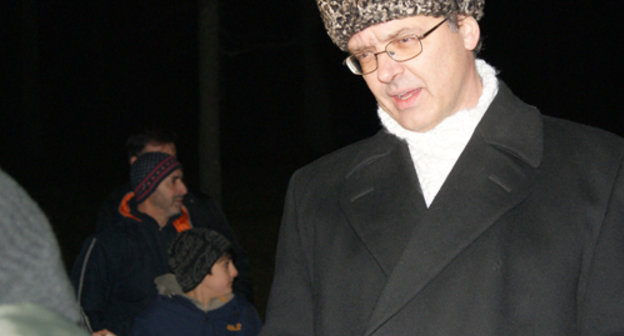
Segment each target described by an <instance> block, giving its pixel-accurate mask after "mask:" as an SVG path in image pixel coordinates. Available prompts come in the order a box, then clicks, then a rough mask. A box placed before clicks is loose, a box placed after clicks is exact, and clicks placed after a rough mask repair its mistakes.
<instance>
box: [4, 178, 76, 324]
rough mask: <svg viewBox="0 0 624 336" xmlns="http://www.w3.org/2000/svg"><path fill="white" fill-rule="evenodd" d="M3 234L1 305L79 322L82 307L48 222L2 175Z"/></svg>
mask: <svg viewBox="0 0 624 336" xmlns="http://www.w3.org/2000/svg"><path fill="white" fill-rule="evenodd" d="M0 231H1V232H2V235H0V259H2V263H1V266H0V305H5V304H21V303H26V302H30V303H33V304H37V305H41V306H43V307H46V308H48V309H51V310H53V311H55V312H57V313H59V314H61V315H63V316H65V317H66V318H68V319H69V320H70V321H72V322H78V321H79V320H80V314H79V309H78V302H77V301H76V299H75V296H74V291H73V288H72V285H71V283H70V282H69V278H68V277H67V274H66V273H65V267H64V266H63V262H62V260H61V252H60V250H59V246H58V243H57V241H56V237H55V236H54V233H53V232H52V228H51V227H50V224H49V222H48V219H47V218H46V217H45V215H44V214H43V212H42V211H41V209H39V207H38V206H37V204H36V203H35V202H34V201H33V200H32V199H31V198H30V197H29V196H28V194H27V193H26V191H24V189H22V188H21V187H20V186H19V185H18V184H17V183H16V182H15V181H14V180H13V179H12V178H11V177H9V176H8V175H7V174H6V173H4V172H3V171H1V170H0Z"/></svg>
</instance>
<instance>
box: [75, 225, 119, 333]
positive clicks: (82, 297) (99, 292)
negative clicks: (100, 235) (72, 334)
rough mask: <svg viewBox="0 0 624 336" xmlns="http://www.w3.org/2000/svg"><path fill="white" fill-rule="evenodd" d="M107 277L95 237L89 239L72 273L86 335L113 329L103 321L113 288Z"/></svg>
mask: <svg viewBox="0 0 624 336" xmlns="http://www.w3.org/2000/svg"><path fill="white" fill-rule="evenodd" d="M110 275H111V271H110V266H109V265H108V261H107V258H106V253H105V251H104V249H103V246H102V245H101V244H100V243H99V242H98V240H97V238H96V237H93V236H92V237H89V238H88V239H87V240H86V241H85V242H84V244H83V246H82V249H81V251H80V254H79V255H78V257H77V258H76V261H75V262H74V266H73V268H72V272H71V280H72V284H73V285H74V287H75V290H76V294H77V298H78V301H79V304H80V312H81V314H82V318H83V322H84V323H85V325H86V326H87V328H88V329H89V331H98V330H101V329H104V328H108V329H112V328H113V327H112V326H106V325H105V322H104V321H103V311H104V308H105V306H106V303H107V301H108V298H109V296H110V292H111V286H112V284H111V277H110Z"/></svg>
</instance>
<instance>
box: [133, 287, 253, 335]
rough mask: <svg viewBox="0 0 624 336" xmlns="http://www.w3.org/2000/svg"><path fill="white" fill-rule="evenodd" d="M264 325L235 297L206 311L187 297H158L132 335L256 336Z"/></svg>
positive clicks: (145, 312) (248, 306)
mask: <svg viewBox="0 0 624 336" xmlns="http://www.w3.org/2000/svg"><path fill="white" fill-rule="evenodd" d="M260 327H261V322H260V317H258V313H257V312H256V310H255V309H254V308H253V306H252V305H251V304H250V303H249V302H247V300H245V298H243V297H240V296H234V297H233V298H232V299H231V300H230V301H229V302H228V303H226V304H225V305H223V306H221V307H220V308H218V309H215V310H210V311H208V312H204V311H203V310H201V309H199V308H198V307H197V306H196V305H195V304H194V303H193V302H192V301H191V300H190V299H189V298H188V297H186V296H184V295H172V296H164V295H159V296H158V298H157V299H156V301H155V302H154V303H153V304H152V305H151V306H150V307H149V308H148V309H147V310H146V311H144V312H143V313H141V314H140V315H139V316H138V317H137V319H136V320H135V323H134V327H133V329H132V332H131V333H130V335H132V336H159V335H162V336H169V335H185V336H226V335H236V336H255V335H257V334H258V332H260Z"/></svg>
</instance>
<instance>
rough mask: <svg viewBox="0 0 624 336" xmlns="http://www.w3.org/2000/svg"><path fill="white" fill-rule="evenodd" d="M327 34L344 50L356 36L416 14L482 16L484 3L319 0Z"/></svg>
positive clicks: (480, 0)
mask: <svg viewBox="0 0 624 336" xmlns="http://www.w3.org/2000/svg"><path fill="white" fill-rule="evenodd" d="M316 3H317V5H318V8H319V11H320V12H321V17H322V18H323V22H324V23H325V29H326V30H327V34H328V35H329V37H331V39H332V41H333V42H334V43H335V44H336V45H337V46H338V47H339V48H340V49H342V50H343V51H347V43H348V42H349V40H350V39H351V37H352V36H353V35H355V34H356V33H358V32H360V31H362V30H364V29H366V28H368V27H370V26H372V25H376V24H378V23H382V22H387V21H392V20H395V19H402V18H405V17H408V16H414V15H427V16H448V15H450V14H453V13H456V14H463V15H468V16H472V17H474V18H475V19H477V20H480V19H481V18H482V17H483V7H484V6H485V0H316Z"/></svg>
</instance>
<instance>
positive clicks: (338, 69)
mask: <svg viewBox="0 0 624 336" xmlns="http://www.w3.org/2000/svg"><path fill="white" fill-rule="evenodd" d="M198 7H199V5H198V3H197V2H189V1H123V2H121V1H120V2H110V1H99V0H94V1H81V2H78V1H72V2H70V1H12V2H9V3H4V4H3V5H1V7H0V12H2V14H1V15H2V22H3V29H2V34H3V35H2V36H3V39H2V41H3V48H2V49H3V56H5V57H3V59H6V61H4V62H3V67H2V69H3V71H2V74H3V76H2V77H3V79H4V80H3V83H4V85H3V90H2V91H3V92H2V105H1V106H0V108H1V119H0V122H1V125H2V127H3V129H4V131H3V132H2V135H1V138H0V139H1V141H2V143H3V146H1V152H0V158H1V161H0V166H1V167H2V169H3V170H5V171H7V172H8V173H9V174H11V175H12V176H14V177H15V178H16V179H17V180H18V182H19V183H21V184H22V185H23V186H24V187H25V188H26V189H27V190H28V192H29V193H30V194H31V195H32V196H33V198H34V199H35V200H36V201H37V202H38V203H39V205H40V206H41V207H42V208H43V210H44V211H45V212H46V214H47V215H48V217H49V218H50V221H51V223H52V225H53V227H54V230H55V231H56V233H57V236H58V238H59V242H60V244H61V247H62V249H63V254H64V259H65V262H66V263H67V264H68V267H69V265H71V263H72V262H73V259H74V257H75V254H76V253H77V252H78V249H79V248H80V244H81V242H82V240H83V239H84V238H85V237H86V236H87V235H88V234H90V233H91V232H92V231H93V223H94V220H95V216H96V213H97V208H98V206H99V203H100V202H101V200H102V199H104V198H105V197H106V196H107V194H108V193H109V191H111V190H112V189H114V188H115V186H118V185H120V184H122V183H123V182H124V181H125V180H126V179H127V174H128V165H127V162H126V157H125V153H124V148H123V145H124V143H125V139H126V137H127V136H128V135H129V134H132V133H134V132H137V131H139V130H141V129H142V128H144V127H147V126H153V127H162V128H168V129H170V130H173V131H175V132H176V133H177V134H178V137H179V141H178V149H179V157H180V160H181V161H182V163H183V164H184V168H185V174H186V176H187V182H188V183H189V184H191V185H197V183H198V167H197V165H198V156H199V154H198V140H197V138H198V132H199V130H198V118H199V114H198V108H199V103H198V100H199V89H198V82H199V81H198V65H197V64H198V59H199V56H198V43H197V41H198V33H197V28H198V20H197V17H198ZM485 12H486V15H485V17H484V19H483V20H482V21H481V31H482V36H483V40H484V48H483V50H482V52H481V54H480V57H482V58H484V59H485V60H487V61H488V62H489V63H490V64H492V65H493V66H494V67H496V68H497V69H498V70H499V71H500V74H499V77H500V78H501V79H502V80H504V81H505V82H506V83H507V84H508V85H509V86H510V87H511V89H512V90H513V91H514V92H515V93H516V94H518V96H520V97H521V98H522V99H523V100H525V101H526V102H527V103H529V104H532V105H536V106H537V107H539V108H540V110H541V111H542V113H544V114H547V115H552V116H557V117H562V118H566V119H571V120H574V121H578V122H582V123H585V124H590V125H593V126H596V127H600V128H603V129H607V130H609V131H611V132H614V133H616V134H619V135H624V117H623V116H622V115H621V114H622V108H621V107H620V106H619V105H620V104H618V106H616V99H618V98H620V97H619V94H620V92H622V89H623V85H622V75H623V74H624V73H623V71H622V66H621V59H622V52H621V51H620V49H621V46H620V44H621V41H622V37H623V36H622V33H621V31H622V29H621V27H622V24H621V21H622V18H623V15H622V1H619V0H617V1H616V0H603V1H589V0H585V1H496V2H495V1H489V2H488V4H487V5H486V9H485ZM218 16H219V23H218V25H217V27H218V34H219V35H218V36H219V50H218V52H219V57H218V61H219V74H218V76H219V89H220V93H219V97H218V108H219V111H220V123H219V125H218V126H219V130H220V134H221V138H220V139H221V146H220V147H221V163H222V186H223V187H222V188H223V194H222V195H223V196H222V199H221V201H220V203H221V204H222V207H223V209H224V211H225V213H226V216H227V217H228V219H229V221H230V223H231V225H232V227H233V228H234V230H235V232H236V233H237V234H238V237H239V240H240V243H241V244H242V245H243V247H245V248H246V249H247V250H248V252H249V254H250V258H251V263H252V267H253V270H252V271H253V273H252V276H253V277H254V281H255V287H256V296H257V300H256V301H257V306H258V309H259V310H260V311H261V312H263V309H264V304H265V300H266V295H267V292H268V287H269V284H270V278H271V274H272V267H273V253H274V248H275V243H276V234H277V229H278V227H279V220H280V216H281V209H282V201H283V197H284V193H285V190H286V187H287V183H288V178H289V176H290V174H292V172H293V171H294V170H295V169H296V168H297V167H300V166H302V165H304V164H306V163H307V162H310V161H312V160H314V159H315V158H317V157H319V156H321V155H323V154H324V153H328V152H330V151H332V150H335V149H337V148H339V147H341V146H344V145H346V144H348V143H350V142H353V141H356V140H357V139H360V138H363V137H366V136H369V135H372V134H373V133H374V132H375V131H376V130H377V129H378V127H379V126H378V121H377V119H376V114H375V102H374V100H373V98H372V96H371V95H370V94H369V92H368V91H367V89H366V87H365V85H364V83H363V81H362V80H361V79H360V78H358V77H356V76H353V75H351V74H350V73H349V72H348V70H347V69H345V68H343V67H342V65H341V61H342V59H343V58H344V57H345V55H344V54H343V53H342V52H340V51H339V50H338V49H337V48H336V47H335V46H333V45H332V44H331V42H330V40H329V38H328V37H327V36H326V34H325V32H324V30H323V28H322V24H321V21H320V18H319V16H318V13H317V10H316V7H315V5H314V1H312V0H305V1H304V0H274V1H260V2H259V1H220V2H219V11H218Z"/></svg>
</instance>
